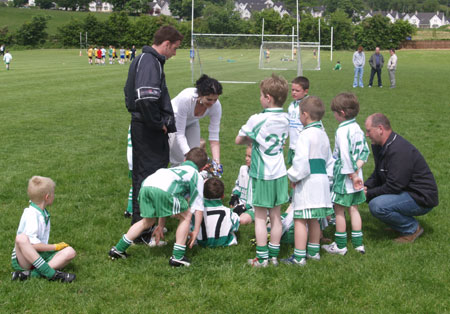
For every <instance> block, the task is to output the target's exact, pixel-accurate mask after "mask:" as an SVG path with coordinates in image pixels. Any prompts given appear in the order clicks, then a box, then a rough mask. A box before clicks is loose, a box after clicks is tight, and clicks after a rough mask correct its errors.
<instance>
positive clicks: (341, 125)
mask: <svg viewBox="0 0 450 314" xmlns="http://www.w3.org/2000/svg"><path fill="white" fill-rule="evenodd" d="M352 123H356V119H355V118H353V119H350V120H345V121H343V122H341V123H340V124H339V126H338V129H339V128H341V127H343V126H346V125H349V124H352Z"/></svg>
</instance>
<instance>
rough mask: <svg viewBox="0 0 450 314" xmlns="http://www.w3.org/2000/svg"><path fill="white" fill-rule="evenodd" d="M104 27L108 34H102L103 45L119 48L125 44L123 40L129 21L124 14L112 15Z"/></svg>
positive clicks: (127, 30)
mask: <svg viewBox="0 0 450 314" xmlns="http://www.w3.org/2000/svg"><path fill="white" fill-rule="evenodd" d="M105 27H106V29H107V30H108V32H106V34H104V35H105V36H104V37H103V43H104V44H111V45H121V46H122V45H125V44H127V42H126V40H125V38H126V37H127V33H128V32H129V29H130V21H129V19H128V15H127V14H126V13H125V12H114V13H112V14H111V15H110V16H109V18H108V20H107V21H106V25H105Z"/></svg>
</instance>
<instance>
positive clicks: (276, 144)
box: [239, 108, 289, 180]
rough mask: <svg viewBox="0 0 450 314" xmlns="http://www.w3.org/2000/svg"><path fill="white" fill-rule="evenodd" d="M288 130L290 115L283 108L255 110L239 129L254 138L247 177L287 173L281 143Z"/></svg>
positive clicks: (266, 177)
mask: <svg viewBox="0 0 450 314" xmlns="http://www.w3.org/2000/svg"><path fill="white" fill-rule="evenodd" d="M288 132H289V117H288V114H287V113H286V112H283V109H282V108H267V109H264V111H263V112H262V113H259V114H255V115H253V116H251V117H250V119H248V121H247V123H246V124H245V125H243V126H242V127H241V129H240V130H239V135H240V136H248V137H250V138H251V139H252V140H253V148H252V162H251V164H250V173H249V175H250V177H252V178H255V179H263V180H274V179H278V178H281V177H283V176H285V175H286V165H285V164H284V156H283V146H284V143H285V142H286V138H287V136H288Z"/></svg>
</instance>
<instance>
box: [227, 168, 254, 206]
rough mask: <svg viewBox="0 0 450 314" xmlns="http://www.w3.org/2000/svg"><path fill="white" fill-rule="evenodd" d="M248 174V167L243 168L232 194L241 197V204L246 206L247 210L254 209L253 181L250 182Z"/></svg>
mask: <svg viewBox="0 0 450 314" xmlns="http://www.w3.org/2000/svg"><path fill="white" fill-rule="evenodd" d="M248 173H249V169H248V167H247V165H243V166H241V168H240V169H239V175H238V177H237V179H236V183H235V185H234V188H233V192H232V194H236V195H237V196H239V203H240V204H243V205H245V208H247V209H249V208H251V207H252V205H251V204H252V202H251V200H252V180H249V179H250V177H249V175H248Z"/></svg>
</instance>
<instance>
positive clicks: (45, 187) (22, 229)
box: [11, 176, 76, 282]
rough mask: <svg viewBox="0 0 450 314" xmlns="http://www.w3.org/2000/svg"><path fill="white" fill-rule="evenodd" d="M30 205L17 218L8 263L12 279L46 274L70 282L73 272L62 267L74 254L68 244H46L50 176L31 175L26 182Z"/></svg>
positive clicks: (51, 196)
mask: <svg viewBox="0 0 450 314" xmlns="http://www.w3.org/2000/svg"><path fill="white" fill-rule="evenodd" d="M28 196H29V198H30V206H28V207H27V208H25V209H24V211H23V214H22V217H21V218H20V223H19V228H18V229H17V236H16V242H15V247H14V249H13V252H12V257H11V263H12V266H13V269H14V270H15V271H14V272H13V273H12V280H17V279H19V280H21V281H22V280H27V279H28V278H30V276H31V277H45V278H47V279H48V280H57V281H62V282H72V281H73V280H75V274H70V273H65V272H62V271H59V270H58V269H62V268H64V266H66V265H67V264H68V263H69V262H70V261H71V260H72V259H73V258H74V257H75V255H76V252H75V250H74V249H73V248H71V247H70V246H69V245H68V244H67V243H64V242H60V243H57V244H48V239H49V236H50V214H49V212H48V211H47V208H46V207H47V206H50V205H51V204H52V203H53V200H54V199H55V182H53V180H52V179H50V178H46V177H40V176H33V177H32V178H31V179H30V180H29V181H28Z"/></svg>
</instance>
